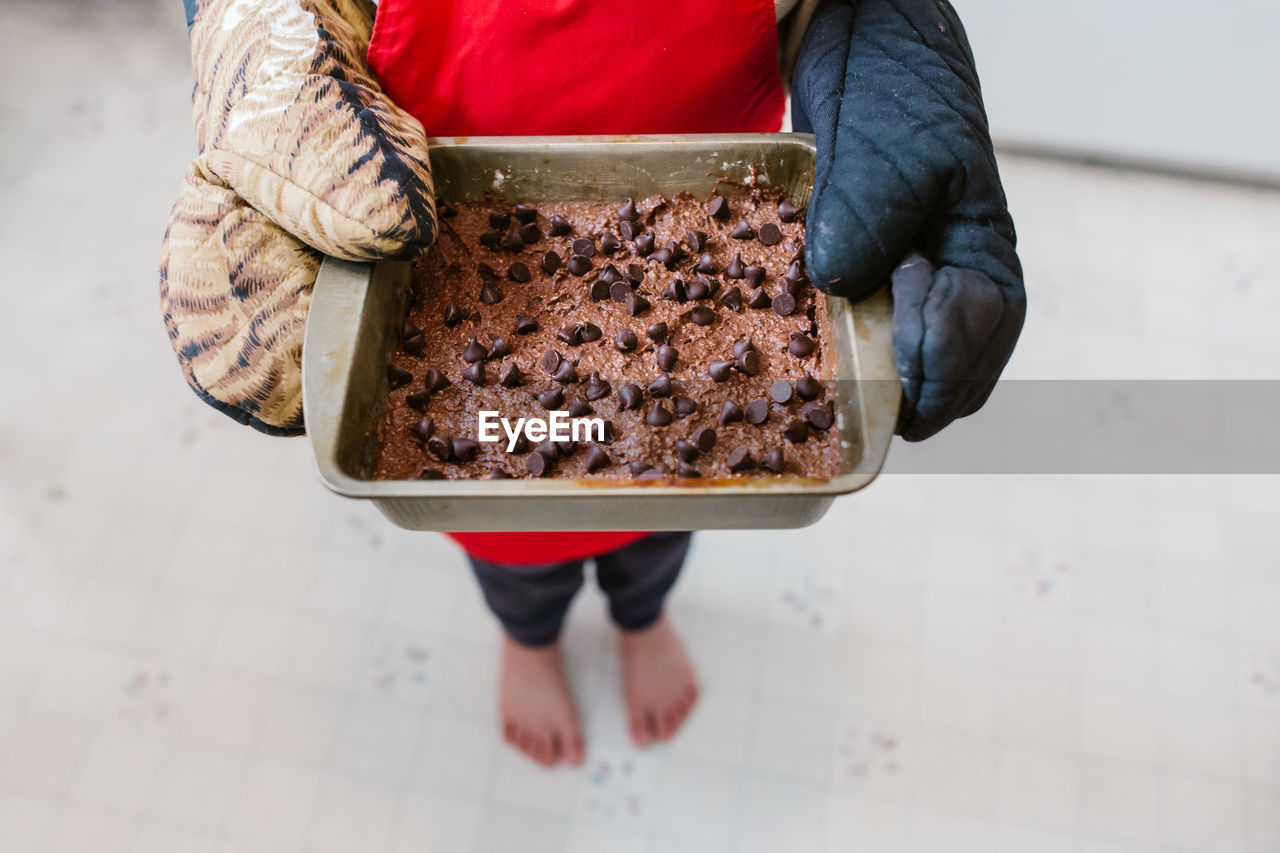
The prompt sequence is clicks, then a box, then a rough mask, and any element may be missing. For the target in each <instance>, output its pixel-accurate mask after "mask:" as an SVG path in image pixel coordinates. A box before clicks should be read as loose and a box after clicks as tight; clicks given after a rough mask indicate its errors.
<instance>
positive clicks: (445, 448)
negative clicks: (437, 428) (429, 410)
mask: <svg viewBox="0 0 1280 853" xmlns="http://www.w3.org/2000/svg"><path fill="white" fill-rule="evenodd" d="M427 450H430V451H431V455H432V456H434V457H435V458H437V459H439V460H440V461H441V462H448V461H449V460H450V459H452V458H453V445H452V444H451V443H450V442H449V439H447V438H445V437H444V436H442V435H433V436H431V437H430V438H428V439H427Z"/></svg>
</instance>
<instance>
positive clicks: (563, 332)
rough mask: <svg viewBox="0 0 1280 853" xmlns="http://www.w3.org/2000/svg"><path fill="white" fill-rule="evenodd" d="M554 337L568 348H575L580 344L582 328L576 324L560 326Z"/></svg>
mask: <svg viewBox="0 0 1280 853" xmlns="http://www.w3.org/2000/svg"><path fill="white" fill-rule="evenodd" d="M556 337H557V338H559V339H560V340H562V341H564V342H565V343H566V344H568V345H569V346H571V347H576V346H577V345H578V344H580V343H582V326H580V325H578V324H573V325H570V326H561V327H560V331H558V332H556Z"/></svg>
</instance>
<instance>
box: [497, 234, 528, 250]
mask: <svg viewBox="0 0 1280 853" xmlns="http://www.w3.org/2000/svg"><path fill="white" fill-rule="evenodd" d="M500 245H501V246H502V248H504V249H506V250H507V251H508V252H519V251H520V250H522V249H523V248H524V241H523V240H521V239H520V235H519V234H517V233H515V232H514V231H513V232H511V233H510V234H508V235H507V236H505V237H503V238H502V243H501V244H500Z"/></svg>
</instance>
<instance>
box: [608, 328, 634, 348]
mask: <svg viewBox="0 0 1280 853" xmlns="http://www.w3.org/2000/svg"><path fill="white" fill-rule="evenodd" d="M638 343H639V341H638V340H637V339H636V333H635V332H633V331H631V330H630V329H619V330H618V333H617V334H615V335H614V336H613V348H614V349H616V350H617V351H618V352H631V351H632V350H633V349H635V348H636V344H638Z"/></svg>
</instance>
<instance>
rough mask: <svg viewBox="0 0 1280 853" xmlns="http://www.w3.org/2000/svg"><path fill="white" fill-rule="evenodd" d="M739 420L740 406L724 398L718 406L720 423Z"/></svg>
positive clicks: (740, 417) (740, 418)
mask: <svg viewBox="0 0 1280 853" xmlns="http://www.w3.org/2000/svg"><path fill="white" fill-rule="evenodd" d="M740 420H742V407H741V406H739V405H738V404H737V403H735V402H733V401H732V400H728V399H726V400H725V401H724V403H723V404H722V405H721V406H720V425H721V426H724V425H725V424H731V423H734V422H736V421H740Z"/></svg>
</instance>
